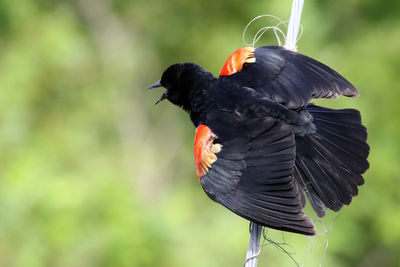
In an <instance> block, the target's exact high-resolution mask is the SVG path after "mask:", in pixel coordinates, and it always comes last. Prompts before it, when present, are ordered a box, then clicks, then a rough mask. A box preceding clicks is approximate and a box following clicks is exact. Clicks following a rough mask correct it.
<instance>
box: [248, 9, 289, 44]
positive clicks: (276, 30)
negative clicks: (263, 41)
mask: <svg viewBox="0 0 400 267" xmlns="http://www.w3.org/2000/svg"><path fill="white" fill-rule="evenodd" d="M261 18H273V19H276V20H278V21H279V23H278V24H276V25H275V26H265V27H263V28H261V29H260V30H258V31H257V32H256V34H255V35H254V37H253V42H252V43H247V42H246V32H247V30H248V28H249V27H250V25H251V24H252V23H253V22H255V21H256V20H258V19H261ZM281 25H283V26H285V27H286V28H287V21H283V20H281V19H280V18H278V17H276V16H273V15H260V16H257V17H255V18H254V19H252V20H251V21H250V22H249V23H248V24H247V25H246V27H245V28H244V30H243V35H242V40H243V43H244V44H245V45H246V46H251V47H254V46H255V44H256V43H257V42H258V41H259V40H260V38H261V37H262V36H263V34H264V33H265V32H267V31H268V30H273V31H274V34H275V37H276V39H277V41H278V44H279V46H282V42H281V39H280V37H279V33H280V34H281V35H282V36H283V38H284V39H285V40H286V36H285V33H284V32H283V30H282V29H281V28H280V26H281Z"/></svg>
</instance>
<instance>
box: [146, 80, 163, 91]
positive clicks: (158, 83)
mask: <svg viewBox="0 0 400 267" xmlns="http://www.w3.org/2000/svg"><path fill="white" fill-rule="evenodd" d="M157 87H162V85H161V80H159V81H158V82H156V83H155V84H153V85H151V86H149V87H147V89H146V90H150V89H153V88H157Z"/></svg>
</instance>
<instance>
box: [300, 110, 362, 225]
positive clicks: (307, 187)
mask: <svg viewBox="0 0 400 267" xmlns="http://www.w3.org/2000/svg"><path fill="white" fill-rule="evenodd" d="M305 110H307V111H308V112H309V113H310V114H311V115H312V116H313V123H314V124H315V126H316V132H315V133H312V134H308V135H305V136H297V137H296V165H295V170H294V176H295V180H296V181H297V183H298V185H299V187H300V188H302V189H303V190H304V191H305V193H306V195H307V197H308V199H309V201H310V204H311V206H312V207H313V209H314V210H315V212H316V213H317V215H318V217H323V216H324V215H325V212H326V208H329V209H332V210H334V211H338V210H340V208H341V207H342V206H343V205H344V204H346V205H349V204H350V202H351V199H352V197H353V196H356V195H357V194H358V188H357V186H360V185H362V184H363V183H364V179H363V178H362V176H361V175H362V174H363V173H364V172H365V171H366V170H367V169H368V167H369V163H368V161H367V157H368V154H369V146H368V144H367V143H366V140H367V129H366V128H365V127H364V126H363V125H362V124H361V116H360V112H359V111H357V110H354V109H341V110H334V109H329V108H323V107H319V106H316V105H313V104H309V105H308V106H307V107H306V108H305Z"/></svg>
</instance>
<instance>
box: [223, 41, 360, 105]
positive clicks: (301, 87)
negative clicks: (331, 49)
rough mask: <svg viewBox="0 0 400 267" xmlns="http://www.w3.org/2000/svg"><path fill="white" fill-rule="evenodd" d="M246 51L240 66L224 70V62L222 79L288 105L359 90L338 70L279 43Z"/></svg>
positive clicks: (301, 103) (351, 95)
mask: <svg viewBox="0 0 400 267" xmlns="http://www.w3.org/2000/svg"><path fill="white" fill-rule="evenodd" d="M235 53H237V52H235ZM235 53H234V54H235ZM248 53H249V55H248V57H244V56H243V55H242V56H241V57H240V58H241V59H242V61H241V62H242V63H243V66H242V67H241V68H238V67H236V68H234V70H235V71H232V72H230V73H227V72H226V71H224V69H226V66H224V68H223V71H222V72H221V76H225V75H226V77H225V78H224V79H228V80H231V81H234V82H235V83H238V84H239V85H241V86H247V87H251V88H253V89H255V90H256V91H258V92H259V93H261V94H262V95H264V96H267V97H268V98H270V99H271V100H273V101H275V102H278V103H280V104H283V105H285V106H286V107H288V108H290V109H293V110H298V109H302V108H303V107H305V106H306V105H307V104H308V103H309V101H310V100H311V99H312V98H335V97H338V96H339V95H345V96H350V97H356V96H358V94H359V93H358V91H357V89H356V88H355V87H354V86H353V85H352V84H351V83H350V82H348V81H347V80H346V79H345V78H344V77H343V76H341V75H340V74H339V73H337V72H336V71H334V70H333V69H331V68H330V67H328V66H326V65H324V64H322V63H321V62H318V61H316V60H314V59H312V58H310V57H307V56H305V55H302V54H299V53H296V52H293V51H290V50H287V49H285V48H282V47H279V46H264V47H259V48H256V49H255V50H252V51H250V50H249V52H248ZM231 58H232V56H231V57H230V59H231ZM249 58H251V60H249ZM244 59H246V60H244ZM228 61H229V60H228ZM226 64H227V63H226ZM226 64H225V65H226ZM222 73H223V74H222ZM229 74H230V75H229Z"/></svg>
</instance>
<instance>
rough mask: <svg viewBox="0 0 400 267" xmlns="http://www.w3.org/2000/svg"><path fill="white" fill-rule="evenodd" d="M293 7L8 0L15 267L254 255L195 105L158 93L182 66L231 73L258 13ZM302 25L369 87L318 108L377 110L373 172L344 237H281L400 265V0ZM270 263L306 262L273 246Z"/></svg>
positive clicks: (5, 98) (173, 0) (309, 250)
mask: <svg viewBox="0 0 400 267" xmlns="http://www.w3.org/2000/svg"><path fill="white" fill-rule="evenodd" d="M290 6H291V1H289V0H287V1H286V0H285V1H282V0H262V1H261V0H255V1H244V0H242V1H238V0H229V1H228V0H224V1H215V0H194V1H189V0H169V1H166V0H131V1H129V0H113V1H111V0H70V1H68V0H36V1H29V0H1V1H0V150H1V153H0V266H1V267H3V266H5V267H13V266H15V267H22V266H28V267H40V266H57V267H75V266H76V267H78V266H82V267H90V266H195V267H200V266H207V267H208V266H209V267H213V266H216V267H217V266H241V265H242V263H243V261H244V258H245V253H246V249H247V244H248V238H249V234H248V222H247V221H245V220H244V219H242V218H240V217H238V216H236V215H235V214H233V213H231V212H229V211H228V210H226V209H225V208H223V207H222V206H220V205H217V204H215V203H213V202H212V201H211V200H209V199H208V197H207V196H206V195H205V193H204V192H203V190H202V189H201V186H200V184H199V182H198V180H197V177H196V174H195V167H194V160H193V152H192V145H193V137H194V127H193V126H192V124H191V122H190V121H189V119H188V116H187V115H186V114H185V113H184V112H182V111H180V110H178V109H177V108H175V107H173V106H172V105H170V104H168V103H167V102H163V103H162V104H160V105H157V106H154V105H153V104H154V102H155V100H156V99H158V97H159V96H160V94H161V90H154V91H151V92H149V91H145V90H144V89H145V88H146V87H147V86H149V85H150V84H152V83H153V82H155V81H156V80H158V79H159V78H160V76H161V73H162V71H163V70H164V69H165V68H166V67H167V66H169V65H170V64H172V63H176V62H196V63H198V64H200V65H202V66H203V67H205V68H207V69H208V70H210V71H212V72H213V73H214V74H216V75H217V74H218V73H219V70H220V68H221V67H222V65H223V63H224V62H225V60H226V58H227V57H228V56H229V55H230V54H231V53H232V52H233V51H234V50H235V49H237V48H239V47H241V46H243V44H242V41H241V37H242V31H243V29H244V27H245V25H246V24H247V23H248V22H249V21H250V20H251V19H252V18H253V17H255V16H257V15H260V14H274V15H277V16H279V17H281V18H282V19H284V20H287V19H288V17H289V12H290ZM272 23H275V22H274V21H262V22H261V24H264V25H265V24H272ZM302 24H303V25H304V34H303V36H302V38H301V40H300V41H299V43H298V46H299V51H300V52H302V53H304V54H307V55H309V56H311V57H313V58H316V59H318V60H320V61H322V62H324V63H326V64H328V65H329V66H331V67H333V68H334V69H336V70H337V71H338V72H340V73H341V74H343V75H344V76H345V77H347V78H348V79H349V80H350V81H351V82H352V83H354V84H355V85H356V87H357V88H358V89H359V91H360V93H361V96H360V97H359V98H358V99H346V98H340V99H338V100H331V101H326V100H324V101H318V103H320V104H323V105H326V106H330V107H354V108H358V109H359V110H361V112H362V115H363V122H364V124H365V125H366V126H367V127H368V130H369V138H368V141H369V144H370V146H371V155H370V157H369V160H370V163H371V168H370V170H369V171H368V172H367V174H366V175H365V180H366V183H365V185H364V186H362V187H361V189H360V193H359V196H358V197H356V198H355V199H354V200H353V202H352V205H351V206H350V207H345V208H344V209H343V210H342V212H341V213H340V216H337V214H330V215H328V216H327V218H325V219H324V220H323V222H324V225H325V227H326V228H329V227H330V226H331V228H330V231H329V234H325V235H322V236H317V237H315V238H313V239H309V238H307V237H303V236H301V235H295V234H285V235H284V237H282V234H281V233H280V232H279V231H273V230H269V231H268V236H269V237H270V238H272V239H274V240H275V241H279V242H283V241H286V242H287V243H289V244H290V246H289V245H284V248H285V249H286V250H288V252H289V253H292V254H293V255H292V256H293V257H294V259H295V260H296V261H297V262H298V264H299V265H302V264H303V265H304V266H319V265H320V264H321V263H322V264H323V266H367V267H368V266H382V267H383V266H389V267H390V266H400V264H399V262H400V192H399V191H400V180H399V176H400V171H399V169H398V168H399V163H400V119H399V116H400V105H399V104H398V101H399V99H400V90H399V88H400V57H399V53H400V30H399V29H400V2H399V1H397V0H387V1H378V0H351V1H349V0H336V1H328V0H324V1H321V0H320V1H317V0H306V1H305V8H304V11H303V17H302ZM256 30H257V25H256V26H255V28H252V29H251V30H250V32H249V36H248V38H250V36H251V35H252V34H254V33H255V31H256ZM267 44H276V40H275V38H274V36H273V34H272V33H269V34H267V35H266V36H265V38H263V39H262V40H261V41H260V42H259V43H258V44H257V45H259V46H261V45H267ZM308 211H309V214H310V216H311V217H312V218H313V219H316V217H315V215H312V213H311V212H310V210H308ZM320 230H321V233H322V234H323V231H322V226H320ZM327 241H329V246H328V248H327V249H326V251H325V247H326V244H327ZM265 244H268V242H266V243H265ZM324 251H325V252H324ZM259 266H296V264H295V263H294V262H293V261H292V260H291V259H290V257H289V256H288V255H286V254H285V253H283V252H282V251H281V250H280V249H278V248H276V247H274V246H272V245H266V246H265V247H264V249H263V251H262V254H261V256H260V263H259Z"/></svg>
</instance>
